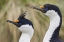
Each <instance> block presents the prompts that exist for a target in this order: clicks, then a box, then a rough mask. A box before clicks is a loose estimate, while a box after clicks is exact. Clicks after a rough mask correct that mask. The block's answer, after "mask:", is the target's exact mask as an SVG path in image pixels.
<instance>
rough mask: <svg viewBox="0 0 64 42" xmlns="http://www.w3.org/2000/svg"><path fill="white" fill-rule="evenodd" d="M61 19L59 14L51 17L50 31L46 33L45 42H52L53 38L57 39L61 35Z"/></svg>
mask: <svg viewBox="0 0 64 42" xmlns="http://www.w3.org/2000/svg"><path fill="white" fill-rule="evenodd" d="M60 20H61V18H60V16H59V15H58V14H57V15H56V16H52V17H50V26H49V29H48V31H47V32H46V34H45V36H44V39H43V42H50V40H51V39H52V38H57V37H58V35H59V30H60V27H61V21H62V20H61V21H60Z"/></svg>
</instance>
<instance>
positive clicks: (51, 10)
mask: <svg viewBox="0 0 64 42" xmlns="http://www.w3.org/2000/svg"><path fill="white" fill-rule="evenodd" d="M32 8H33V9H36V10H39V11H41V12H43V13H45V15H47V16H55V15H56V14H55V13H58V15H60V16H61V12H60V10H59V8H58V7H57V6H56V5H52V4H45V5H42V6H40V7H34V6H32Z"/></svg>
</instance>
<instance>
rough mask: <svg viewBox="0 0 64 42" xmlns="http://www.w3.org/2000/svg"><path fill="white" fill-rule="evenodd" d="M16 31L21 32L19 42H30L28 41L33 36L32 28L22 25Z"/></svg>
mask: <svg viewBox="0 0 64 42" xmlns="http://www.w3.org/2000/svg"><path fill="white" fill-rule="evenodd" d="M18 29H19V30H20V31H21V32H22V34H21V36H20V39H19V42H30V40H31V38H32V36H33V34H34V29H33V27H32V26H30V25H23V26H21V27H20V28H18Z"/></svg>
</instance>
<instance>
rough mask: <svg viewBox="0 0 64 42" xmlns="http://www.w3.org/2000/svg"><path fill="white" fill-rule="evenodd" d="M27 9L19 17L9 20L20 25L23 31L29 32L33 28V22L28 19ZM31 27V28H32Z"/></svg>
mask: <svg viewBox="0 0 64 42" xmlns="http://www.w3.org/2000/svg"><path fill="white" fill-rule="evenodd" d="M25 13H26V11H25V12H24V13H22V14H21V15H20V16H19V18H18V19H15V20H14V21H10V20H7V22H9V23H12V24H14V25H16V26H17V27H19V30H20V31H21V32H29V31H30V30H31V29H33V24H32V22H31V21H30V20H28V19H26V18H25V16H26V14H25ZM30 27H31V28H30Z"/></svg>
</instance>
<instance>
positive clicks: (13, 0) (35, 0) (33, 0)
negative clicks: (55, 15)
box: [0, 0, 64, 42]
mask: <svg viewBox="0 0 64 42" xmlns="http://www.w3.org/2000/svg"><path fill="white" fill-rule="evenodd" d="M47 3H50V4H55V5H57V6H58V7H59V8H60V10H61V13H62V16H63V17H62V18H64V0H0V42H18V40H19V37H20V34H21V33H20V31H19V30H18V29H17V27H16V26H14V25H13V24H10V23H7V22H6V20H14V19H16V18H18V16H19V15H20V14H21V13H22V11H25V10H27V11H28V12H27V15H26V18H28V19H29V20H31V21H32V22H33V25H34V30H35V33H34V36H33V38H32V40H31V42H42V40H43V37H44V35H45V33H46V31H47V29H48V27H49V18H48V17H47V16H45V15H43V13H42V12H40V11H37V10H34V9H32V8H30V7H29V6H40V5H43V4H47ZM63 32H64V19H63V23H62V27H61V30H60V35H59V36H60V38H61V39H62V40H64V33H63Z"/></svg>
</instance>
